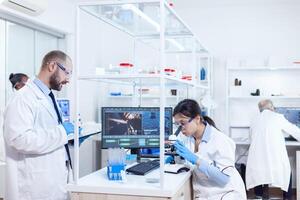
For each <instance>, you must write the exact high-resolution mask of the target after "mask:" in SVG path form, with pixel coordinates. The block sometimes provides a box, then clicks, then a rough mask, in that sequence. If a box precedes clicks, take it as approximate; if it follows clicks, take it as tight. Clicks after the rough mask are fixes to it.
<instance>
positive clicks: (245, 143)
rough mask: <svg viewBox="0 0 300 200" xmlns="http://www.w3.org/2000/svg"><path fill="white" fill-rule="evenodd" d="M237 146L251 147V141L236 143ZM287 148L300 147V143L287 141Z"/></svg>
mask: <svg viewBox="0 0 300 200" xmlns="http://www.w3.org/2000/svg"><path fill="white" fill-rule="evenodd" d="M234 142H235V144H236V145H245V146H249V145H250V142H249V141H238V140H236V141H234ZM285 146H295V147H298V146H300V142H298V141H285Z"/></svg>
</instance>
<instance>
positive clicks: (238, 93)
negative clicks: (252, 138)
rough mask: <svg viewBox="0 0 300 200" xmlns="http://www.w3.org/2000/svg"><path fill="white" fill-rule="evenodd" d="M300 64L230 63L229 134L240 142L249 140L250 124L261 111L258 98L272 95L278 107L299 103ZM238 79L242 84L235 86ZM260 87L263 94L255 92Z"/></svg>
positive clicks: (228, 82)
mask: <svg viewBox="0 0 300 200" xmlns="http://www.w3.org/2000/svg"><path fill="white" fill-rule="evenodd" d="M299 75H300V66H276V67H275V66H274V67H272V66H263V67H255V66H253V67H234V68H233V67H231V66H227V75H226V77H227V80H226V82H227V90H226V92H227V97H226V99H227V103H226V110H227V119H228V122H227V124H228V131H229V135H230V136H231V137H232V138H233V139H234V140H235V141H237V142H247V141H248V134H249V126H250V123H251V120H252V119H253V117H254V116H255V115H256V114H258V112H259V110H258V102H259V101H260V100H263V99H271V100H272V101H273V103H274V106H275V107H299V106H300V102H299V100H300V86H299V84H295V83H296V82H297V80H298V77H299ZM236 79H238V80H240V81H241V83H242V84H241V86H235V82H237V81H236ZM257 89H259V93H260V95H259V96H252V95H251V93H256V90H257Z"/></svg>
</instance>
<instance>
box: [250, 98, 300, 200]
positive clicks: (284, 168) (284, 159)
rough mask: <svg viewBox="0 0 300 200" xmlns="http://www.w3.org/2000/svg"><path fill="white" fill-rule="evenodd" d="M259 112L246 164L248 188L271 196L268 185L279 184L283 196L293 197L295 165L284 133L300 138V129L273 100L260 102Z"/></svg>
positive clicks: (252, 125) (252, 128)
mask: <svg viewBox="0 0 300 200" xmlns="http://www.w3.org/2000/svg"><path fill="white" fill-rule="evenodd" d="M258 108H259V111H260V113H259V115H258V116H257V117H256V118H255V119H254V120H253V122H252V124H251V126H250V142H251V144H250V148H249V153H248V160H247V167H246V186H247V190H248V189H250V188H254V192H255V195H256V196H257V198H263V199H268V198H269V194H268V187H269V185H270V186H273V187H279V188H281V189H282V190H283V191H284V192H283V199H292V188H291V181H292V177H291V166H290V162H289V158H288V154H287V150H286V146H285V140H284V132H286V133H288V134H290V135H292V136H293V137H294V138H296V139H297V140H298V141H300V129H299V128H298V127H297V126H296V125H294V124H292V123H290V122H289V121H288V120H287V119H285V117H284V116H283V115H282V114H279V113H276V112H275V109H274V106H273V103H272V101H271V100H269V99H266V100H262V101H260V102H259V103H258Z"/></svg>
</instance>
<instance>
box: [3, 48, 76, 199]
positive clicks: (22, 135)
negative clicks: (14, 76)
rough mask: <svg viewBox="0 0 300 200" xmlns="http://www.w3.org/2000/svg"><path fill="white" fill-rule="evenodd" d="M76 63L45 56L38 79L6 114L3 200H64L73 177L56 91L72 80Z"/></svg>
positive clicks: (20, 93) (16, 97) (61, 55)
mask: <svg viewBox="0 0 300 200" xmlns="http://www.w3.org/2000/svg"><path fill="white" fill-rule="evenodd" d="M72 67H73V66H72V61H71V59H70V57H69V56H67V55H66V54H65V53H64V52H61V51H51V52H49V53H48V54H46V55H45V57H44V58H43V61H42V65H41V69H40V72H39V74H38V76H37V77H36V78H35V79H33V80H29V81H28V82H27V84H26V85H25V86H24V87H23V88H22V90H20V91H18V92H17V93H16V95H14V97H13V98H12V99H11V100H10V102H9V103H8V105H7V107H6V109H5V113H4V139H5V148H6V178H5V181H6V184H5V200H37V199H38V200H65V199H68V194H67V191H66V190H65V186H66V184H67V181H68V178H69V177H70V176H68V175H70V174H71V162H70V161H71V159H70V154H69V149H68V146H67V145H66V144H67V134H68V133H69V132H70V130H68V128H65V127H64V126H63V124H62V120H61V116H60V114H59V111H58V107H57V104H56V101H55V97H54V95H53V93H52V90H56V91H60V90H61V89H62V86H63V85H65V84H67V83H68V82H69V78H70V75H71V73H72Z"/></svg>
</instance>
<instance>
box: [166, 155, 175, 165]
mask: <svg viewBox="0 0 300 200" xmlns="http://www.w3.org/2000/svg"><path fill="white" fill-rule="evenodd" d="M172 162H174V157H173V156H165V164H168V163H172Z"/></svg>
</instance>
